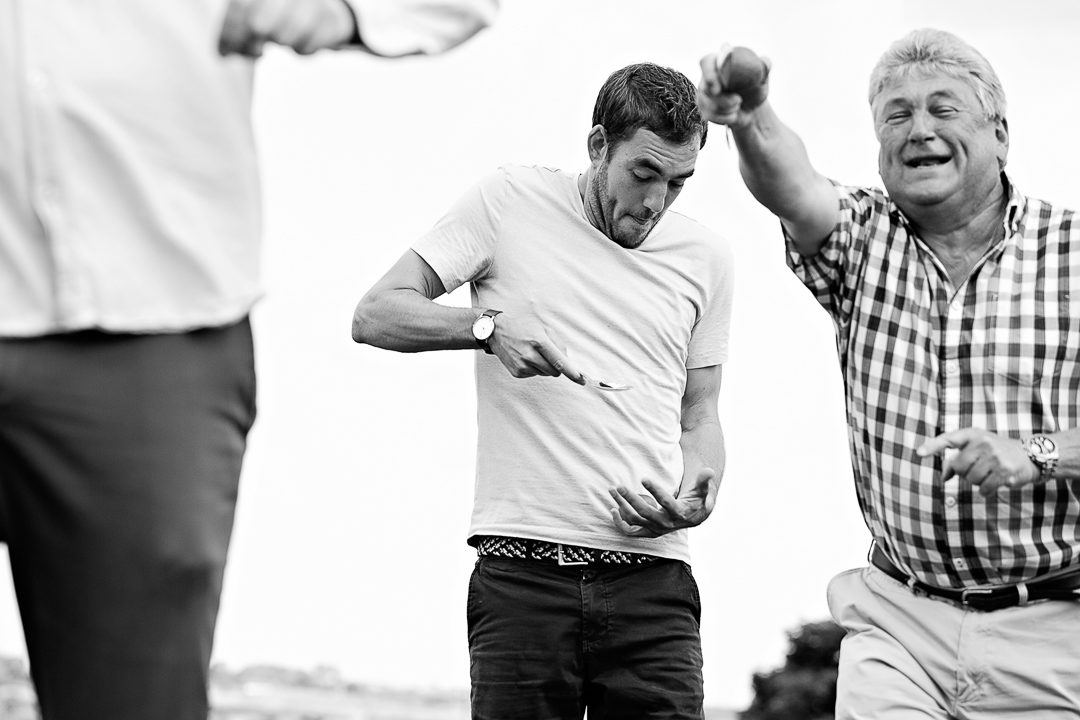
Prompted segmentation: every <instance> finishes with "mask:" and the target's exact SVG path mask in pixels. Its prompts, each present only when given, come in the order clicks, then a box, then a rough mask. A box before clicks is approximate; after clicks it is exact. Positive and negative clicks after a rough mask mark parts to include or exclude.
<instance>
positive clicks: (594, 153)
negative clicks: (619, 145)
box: [587, 125, 608, 165]
mask: <svg viewBox="0 0 1080 720" xmlns="http://www.w3.org/2000/svg"><path fill="white" fill-rule="evenodd" d="M587 142H588V147H589V162H591V163H592V164H594V165H596V164H597V163H600V162H603V160H604V159H605V158H606V157H607V152H608V137H607V131H606V130H604V126H603V125H594V126H593V128H592V130H590V131H589V139H588V141H587Z"/></svg>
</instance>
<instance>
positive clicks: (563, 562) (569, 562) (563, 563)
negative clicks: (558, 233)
mask: <svg viewBox="0 0 1080 720" xmlns="http://www.w3.org/2000/svg"><path fill="white" fill-rule="evenodd" d="M556 547H557V548H558V549H559V565H561V566H563V567H571V566H574V565H588V564H589V561H588V560H567V559H566V557H565V556H564V555H563V551H562V543H558V544H557V545H556Z"/></svg>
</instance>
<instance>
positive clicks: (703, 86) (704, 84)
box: [697, 46, 772, 127]
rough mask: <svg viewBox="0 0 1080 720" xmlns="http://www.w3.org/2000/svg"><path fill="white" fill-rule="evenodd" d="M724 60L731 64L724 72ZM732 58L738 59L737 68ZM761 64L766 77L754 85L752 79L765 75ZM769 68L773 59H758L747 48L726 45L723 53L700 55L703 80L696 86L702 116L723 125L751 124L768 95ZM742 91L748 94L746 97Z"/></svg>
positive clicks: (739, 125) (722, 50)
mask: <svg viewBox="0 0 1080 720" xmlns="http://www.w3.org/2000/svg"><path fill="white" fill-rule="evenodd" d="M725 60H729V63H728V67H726V68H723V71H722V67H723V65H724V61H725ZM732 60H734V61H736V65H735V66H734V67H732V66H731V65H732V63H731V61H732ZM755 65H757V67H756V68H755V67H754V66H755ZM761 65H764V78H762V79H761V80H760V81H759V82H758V83H757V84H752V83H751V82H749V80H750V78H751V77H754V76H758V77H760V75H761V74H762V73H761V67H760V66H761ZM770 69H772V62H771V61H770V60H769V59H768V58H758V57H757V56H756V55H754V54H753V52H751V51H749V50H747V49H746V48H730V47H728V46H725V47H724V48H723V49H721V50H720V52H718V53H710V54H708V55H706V56H705V57H703V58H701V82H700V83H698V89H697V104H698V109H699V110H700V111H701V116H702V117H703V118H705V119H706V120H709V121H711V122H714V123H717V124H720V125H729V126H732V127H741V126H744V125H748V124H749V123H750V121H751V117H752V113H753V111H754V110H755V109H756V108H757V107H758V106H759V105H760V104H761V103H762V102H764V101H765V98H766V97H767V96H768V88H769V85H768V77H769V70H770ZM725 78H726V79H727V83H725ZM741 92H745V93H746V94H747V97H745V98H744V97H743V95H742V94H740V93H741Z"/></svg>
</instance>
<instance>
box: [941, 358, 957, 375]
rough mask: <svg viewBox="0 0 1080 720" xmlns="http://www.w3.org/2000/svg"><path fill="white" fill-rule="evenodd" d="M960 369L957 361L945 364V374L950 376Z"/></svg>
mask: <svg viewBox="0 0 1080 720" xmlns="http://www.w3.org/2000/svg"><path fill="white" fill-rule="evenodd" d="M959 369H960V363H958V362H956V361H955V360H949V361H948V362H946V363H945V372H947V373H949V374H950V375H951V374H952V373H955V372H956V371H958V370H959Z"/></svg>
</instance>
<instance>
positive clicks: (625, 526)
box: [608, 468, 716, 538]
mask: <svg viewBox="0 0 1080 720" xmlns="http://www.w3.org/2000/svg"><path fill="white" fill-rule="evenodd" d="M714 477H716V472H714V471H713V470H712V469H711V468H701V469H700V470H698V472H697V476H696V477H695V478H694V482H693V484H692V485H691V486H690V488H689V489H687V490H686V491H685V492H683V490H682V488H680V489H679V491H678V492H676V494H675V495H672V494H671V493H669V492H668V491H666V490H665V489H664V488H662V487H660V486H659V485H657V484H656V483H655V482H653V481H652V480H642V481H641V484H642V485H643V486H644V487H645V489H646V490H648V491H649V495H635V494H634V493H632V492H630V490H628V489H627V488H625V487H620V488H616V489H614V490H609V491H608V492H610V493H611V497H612V499H613V500H614V501H615V505H616V507H613V508H611V517H612V519H614V520H615V524H616V525H617V526H618V527H619V529H620V530H622V531H623V532H624V533H625V534H627V535H630V536H631V537H649V538H654V537H660V536H661V535H667V534H668V533H669V532H672V531H674V530H681V529H682V528H689V527H696V526H698V525H700V524H701V523H703V522H705V518H707V517H709V514H710V513H712V509H713V506H714V505H715V504H716V493H715V490H714V489H713V485H712V480H713V478H714Z"/></svg>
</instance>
